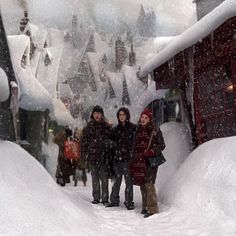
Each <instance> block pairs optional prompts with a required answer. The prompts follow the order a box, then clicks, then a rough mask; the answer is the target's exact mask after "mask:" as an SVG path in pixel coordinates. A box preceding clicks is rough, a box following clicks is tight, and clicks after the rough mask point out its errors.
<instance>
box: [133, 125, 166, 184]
mask: <svg viewBox="0 0 236 236" xmlns="http://www.w3.org/2000/svg"><path fill="white" fill-rule="evenodd" d="M153 131H154V132H153ZM152 132H153V138H152V142H151V144H150V147H149V152H147V148H148V144H149V141H150V138H151V135H152ZM164 148H165V143H164V139H163V136H162V132H161V130H160V129H159V128H158V127H153V126H147V127H142V126H139V127H138V130H137V133H136V135H135V139H134V151H133V152H134V156H133V160H132V165H131V173H132V175H133V178H134V182H135V181H136V182H137V185H141V184H142V183H143V181H144V179H145V175H146V170H147V168H148V169H150V164H149V161H148V158H149V157H151V156H152V157H154V156H157V155H158V154H160V153H161V151H163V150H164ZM148 153H150V155H151V156H149V155H147V154H148Z"/></svg>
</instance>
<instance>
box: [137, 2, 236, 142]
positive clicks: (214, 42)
mask: <svg viewBox="0 0 236 236" xmlns="http://www.w3.org/2000/svg"><path fill="white" fill-rule="evenodd" d="M150 72H153V73H154V78H155V81H156V87H157V89H163V88H169V89H170V88H178V89H180V91H181V94H182V101H183V105H184V111H185V114H186V117H187V120H188V123H189V125H190V127H191V130H192V136H193V138H194V137H196V139H197V143H198V144H201V143H203V142H205V141H207V140H210V139H213V138H218V137H225V136H232V135H235V134H236V119H235V117H236V103H235V101H236V89H235V88H236V80H235V78H236V2H235V1H234V0H226V1H224V2H223V3H222V4H221V5H219V6H218V7H216V8H215V9H214V10H213V11H212V12H210V13H209V14H208V15H206V16H205V17H203V18H202V19H201V20H200V21H198V22H197V23H196V24H195V25H193V26H192V27H191V28H189V29H188V30H186V31H185V32H184V33H182V34H181V35H179V36H178V37H177V38H176V39H175V40H173V41H171V43H170V44H169V45H168V46H166V47H165V48H164V49H163V50H161V51H160V52H159V53H158V54H157V55H156V56H155V57H153V58H152V59H151V60H149V61H148V62H147V63H146V64H145V65H144V66H143V67H142V69H141V73H140V76H141V77H144V76H146V75H147V74H148V73H150Z"/></svg>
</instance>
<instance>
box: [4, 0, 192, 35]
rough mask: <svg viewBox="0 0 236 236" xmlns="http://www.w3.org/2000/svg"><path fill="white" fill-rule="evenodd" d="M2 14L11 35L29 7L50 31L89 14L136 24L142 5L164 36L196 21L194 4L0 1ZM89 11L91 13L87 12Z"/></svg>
mask: <svg viewBox="0 0 236 236" xmlns="http://www.w3.org/2000/svg"><path fill="white" fill-rule="evenodd" d="M0 2H1V11H2V15H3V17H4V20H5V25H6V28H7V31H8V33H14V31H16V30H17V27H18V22H19V19H20V18H21V17H22V14H23V10H22V8H21V7H20V4H19V2H20V3H21V6H22V5H23V4H25V3H27V4H25V5H28V8H29V13H30V19H31V20H32V22H34V23H36V24H39V23H42V24H44V25H46V26H47V27H57V28H62V29H65V28H69V27H70V24H71V17H72V14H73V13H75V14H76V13H78V14H79V15H80V16H81V20H82V19H85V17H84V16H86V14H90V13H91V12H92V13H93V17H96V18H97V19H100V20H101V22H102V21H104V20H105V21H110V22H111V23H112V24H113V25H115V23H116V22H117V21H119V19H126V20H127V21H128V22H132V21H133V22H135V21H136V19H137V16H138V12H139V9H140V4H141V3H143V4H144V6H145V7H152V8H153V9H154V11H155V12H156V14H157V20H158V24H159V26H161V30H162V34H164V35H171V34H177V33H180V32H181V31H183V30H184V29H186V28H187V27H189V26H190V25H192V24H193V22H195V21H196V13H195V5H194V4H193V3H192V2H193V1H192V0H28V1H27V0H0ZM88 9H89V10H88Z"/></svg>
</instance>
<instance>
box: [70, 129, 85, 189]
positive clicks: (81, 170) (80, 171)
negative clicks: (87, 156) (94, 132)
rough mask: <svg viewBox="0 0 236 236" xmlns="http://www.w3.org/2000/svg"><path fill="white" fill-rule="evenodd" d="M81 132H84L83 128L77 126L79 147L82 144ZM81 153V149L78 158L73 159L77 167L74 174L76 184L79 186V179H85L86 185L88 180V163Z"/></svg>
mask: <svg viewBox="0 0 236 236" xmlns="http://www.w3.org/2000/svg"><path fill="white" fill-rule="evenodd" d="M81 133H82V130H80V129H79V128H75V130H74V141H75V142H77V143H78V146H79V147H80V146H81ZM79 149H80V148H79ZM80 154H81V150H80V152H79V156H78V159H76V160H73V162H72V163H73V165H74V169H75V172H74V176H73V180H74V186H77V183H78V181H83V185H84V186H86V182H87V173H86V164H85V162H84V160H82V159H81V158H80Z"/></svg>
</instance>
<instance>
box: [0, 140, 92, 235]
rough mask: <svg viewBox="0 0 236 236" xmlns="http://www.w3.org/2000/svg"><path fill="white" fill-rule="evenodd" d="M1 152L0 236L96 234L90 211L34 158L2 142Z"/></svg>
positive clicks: (16, 147)
mask: <svg viewBox="0 0 236 236" xmlns="http://www.w3.org/2000/svg"><path fill="white" fill-rule="evenodd" d="M0 153H1V155H0V181H1V184H0V192H1V198H0V212H1V216H0V225H1V227H0V235H50V236H51V235H68V232H69V235H94V232H96V231H95V229H96V227H95V226H96V219H95V218H94V217H93V216H92V215H91V214H90V213H89V209H87V211H85V210H84V209H83V208H84V206H83V205H82V203H81V202H78V203H77V204H76V205H77V206H76V205H74V204H73V203H72V202H71V201H70V200H69V198H67V197H66V196H65V195H64V194H63V193H62V192H61V190H60V188H59V187H58V186H57V185H56V184H55V182H54V181H53V179H52V178H51V177H50V176H49V175H48V173H47V172H46V170H45V169H44V168H43V167H42V166H41V165H40V164H39V163H38V162H37V161H36V160H35V159H34V158H33V157H32V156H30V155H29V154H28V153H27V152H26V151H24V150H23V149H22V148H21V147H19V146H17V145H16V144H14V143H11V142H3V141H0ZM88 222H90V223H89V225H88Z"/></svg>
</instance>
